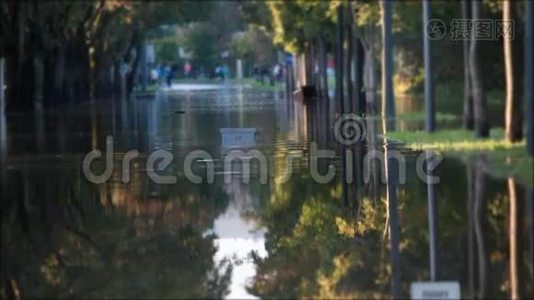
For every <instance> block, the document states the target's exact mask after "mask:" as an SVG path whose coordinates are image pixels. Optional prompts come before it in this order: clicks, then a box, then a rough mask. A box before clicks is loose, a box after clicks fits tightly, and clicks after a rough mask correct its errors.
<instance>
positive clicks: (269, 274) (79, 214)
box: [0, 84, 534, 298]
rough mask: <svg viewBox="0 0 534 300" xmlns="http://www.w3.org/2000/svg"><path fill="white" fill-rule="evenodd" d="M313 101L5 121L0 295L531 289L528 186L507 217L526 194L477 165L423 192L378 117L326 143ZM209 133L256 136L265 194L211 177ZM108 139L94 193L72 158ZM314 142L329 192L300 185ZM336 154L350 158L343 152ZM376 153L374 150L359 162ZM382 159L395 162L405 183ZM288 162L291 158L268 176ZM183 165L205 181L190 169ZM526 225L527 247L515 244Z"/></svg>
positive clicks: (215, 146) (163, 101)
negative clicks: (440, 285) (330, 174)
mask: <svg viewBox="0 0 534 300" xmlns="http://www.w3.org/2000/svg"><path fill="white" fill-rule="evenodd" d="M173 88H174V87H173ZM330 104H331V103H330ZM328 105H329V103H326V102H324V101H322V100H321V99H319V100H318V102H317V104H312V105H308V106H305V105H303V104H302V103H294V102H293V101H287V100H286V97H285V96H284V95H282V94H280V93H278V92H263V91H257V90H254V89H252V88H249V87H246V86H232V85H226V84H225V85H215V86H210V87H209V88H206V87H203V86H185V87H184V86H177V87H176V88H174V89H173V90H171V91H162V92H159V93H158V94H157V95H156V97H155V98H154V99H150V100H148V99H143V100H135V99H126V98H124V97H122V98H121V97H119V98H117V99H114V100H110V101H104V100H102V101H100V102H94V103H88V104H80V105H78V106H73V107H69V108H65V109H64V110H57V111H42V112H41V113H40V114H35V115H33V116H32V117H27V116H21V115H13V116H8V123H9V128H7V127H6V126H4V125H5V122H4V120H3V119H2V120H0V121H2V122H4V123H2V126H1V128H2V130H1V131H0V150H2V152H0V154H2V156H1V157H0V159H1V163H2V170H1V172H2V178H1V180H2V182H1V183H2V193H1V197H2V210H1V220H2V221H1V222H2V229H1V230H2V231H1V238H2V250H1V251H2V266H1V268H2V273H1V279H2V286H1V289H2V290H1V291H2V297H6V298H7V297H8V296H16V295H21V296H22V297H53V298H57V297H81V296H84V297H95V298H103V297H108V298H133V297H137V298H140V297H141V298H146V297H151V298H156V297H158V298H164V297H165V298H177V297H182V298H191V297H215V298H220V297H230V298H234V297H238V298H241V297H247V298H248V297H298V298H309V297H322V298H333V297H345V298H354V297H363V298H384V297H391V296H393V297H407V296H408V287H409V284H410V283H411V282H413V281H421V280H428V278H431V279H432V278H436V277H438V279H439V280H453V281H459V282H460V284H461V287H462V295H465V296H466V297H483V296H494V297H505V296H512V295H520V296H523V297H532V296H533V295H534V294H533V290H532V287H531V286H534V284H533V282H534V275H532V274H534V273H533V267H532V266H533V265H532V264H533V259H532V255H533V254H532V253H534V250H533V249H534V246H532V245H534V238H533V237H534V233H533V232H534V231H533V229H532V228H533V226H532V223H533V222H532V220H533V215H534V213H533V209H532V207H533V206H532V190H531V189H530V192H529V193H528V194H529V195H531V196H530V200H529V201H528V202H527V203H528V204H527V205H529V206H527V207H528V208H529V209H527V210H522V209H520V207H521V204H520V203H521V200H520V198H521V196H520V195H522V192H523V190H524V189H525V187H523V186H519V185H517V183H515V184H514V187H515V188H514V190H513V191H515V193H514V195H515V196H516V197H515V198H517V200H516V201H513V198H514V197H511V196H512V194H511V193H510V192H509V191H511V190H509V189H508V187H509V186H510V185H507V183H506V182H505V181H503V180H495V179H491V178H488V177H487V176H486V175H485V174H484V166H485V163H484V160H483V157H479V156H476V157H474V158H473V159H470V160H469V163H467V164H466V165H464V164H463V163H462V162H460V161H457V160H453V159H450V158H445V160H444V161H443V162H442V163H441V164H440V165H439V167H438V168H437V169H436V170H435V174H434V175H436V176H439V177H440V183H439V184H438V185H435V186H432V188H430V189H429V186H427V185H426V184H425V183H424V182H422V181H421V180H420V179H419V178H418V177H417V176H416V171H415V169H416V168H415V161H416V158H417V156H418V155H419V154H420V153H418V152H413V151H408V150H406V149H403V148H402V147H401V146H400V145H396V144H392V143H384V142H383V141H382V140H381V139H379V138H377V136H378V135H379V134H380V126H381V124H380V122H381V121H380V120H377V119H369V120H367V128H368V134H367V140H366V142H365V143H363V144H361V145H355V146H353V147H347V148H345V149H343V148H341V147H340V145H337V144H336V143H335V140H334V138H333V136H332V132H331V126H332V124H333V121H334V120H333V119H332V118H333V116H332V115H330V114H328V113H326V112H325V111H327V110H325V107H328ZM368 108H369V109H368V113H369V114H370V115H371V116H372V115H374V114H373V111H374V108H373V107H372V105H369V107H368ZM399 111H400V110H399ZM177 112H180V113H177ZM412 125H413V124H408V123H406V124H405V125H401V126H399V127H400V128H403V126H406V128H412V127H411V126H412ZM414 126H416V125H414ZM6 128H7V129H6ZM221 128H258V129H259V130H261V133H262V140H261V143H258V145H256V147H257V149H259V150H261V151H263V152H264V153H265V154H266V156H267V157H268V158H269V160H270V161H269V163H270V169H269V171H270V172H269V175H270V176H269V179H270V180H269V181H268V183H267V184H265V185H263V184H260V183H259V182H258V176H257V174H255V173H254V172H253V174H252V178H251V180H250V183H249V184H243V183H242V182H241V179H242V176H240V174H239V172H237V174H235V176H233V180H232V182H230V183H228V184H226V183H224V180H223V172H222V171H223V169H222V167H223V163H222V159H223V158H224V156H223V155H224V153H225V152H224V151H223V147H222V139H221V136H220V129H221ZM43 129H44V130H43ZM106 135H112V136H113V137H114V141H115V144H114V148H115V156H114V172H113V175H112V178H111V180H109V181H108V182H106V183H104V184H100V185H94V184H91V183H89V182H88V181H87V180H86V179H85V178H84V177H83V173H82V172H81V162H82V160H83V156H84V155H85V154H86V153H87V152H89V151H90V150H92V149H95V148H102V147H103V145H104V144H105V143H104V141H105V137H106ZM7 137H9V138H7ZM311 141H316V142H317V145H318V148H319V149H335V150H336V153H338V154H337V155H338V156H337V157H336V158H333V159H321V160H319V170H320V172H321V174H325V173H326V170H327V168H328V166H329V165H330V164H332V165H334V166H335V167H336V169H337V173H336V177H335V179H334V180H333V181H331V182H330V183H328V184H318V183H316V182H314V181H313V180H312V178H311V176H310V173H309V162H310V159H309V142H311ZM133 149H136V150H138V151H139V153H140V155H139V157H138V158H136V159H134V160H133V161H132V163H131V170H130V176H131V181H130V183H128V184H124V183H122V182H121V174H122V173H121V168H120V167H121V166H122V157H123V155H124V153H126V152H127V151H129V150H133ZM159 149H163V150H168V151H170V152H172V154H173V155H174V160H173V162H172V164H171V165H170V166H169V167H168V168H167V169H165V170H163V171H161V175H171V174H172V175H175V176H177V183H176V184H173V185H158V184H154V183H153V182H152V181H151V180H149V178H148V176H147V175H146V165H145V162H146V159H147V157H148V155H149V154H150V153H151V152H152V151H154V150H159ZM197 149H202V150H205V151H207V152H209V153H210V154H211V155H212V157H213V162H214V165H215V173H216V174H217V175H216V176H215V182H214V184H207V183H202V184H193V183H191V182H189V181H188V180H186V178H185V176H184V174H183V172H182V170H183V160H184V157H185V156H186V155H187V153H189V152H190V151H191V150H197ZM348 149H350V150H351V151H352V153H353V155H352V157H351V159H345V158H343V157H342V156H341V154H342V153H344V151H345V150H348ZM100 150H103V149H100ZM373 150H378V151H384V153H383V154H384V155H382V156H381V158H380V159H372V160H370V161H367V160H365V159H364V157H365V155H366V154H367V153H369V152H370V151H373ZM399 151H400V152H399ZM391 153H402V154H403V155H404V157H405V159H406V166H407V172H406V174H407V176H406V182H405V183H402V182H399V178H398V174H399V169H400V168H399V165H398V162H397V160H396V159H395V156H391V155H389V154H391ZM288 155H296V156H297V157H298V158H297V159H295V160H293V161H292V165H291V169H292V170H293V173H292V174H291V177H289V178H288V180H282V179H283V178H284V173H285V170H286V169H287V166H286V157H287V156H288ZM347 165H349V166H352V167H353V173H349V169H348V168H347V167H346V166H347ZM193 167H194V168H193V169H194V170H195V173H196V174H198V175H199V176H203V177H204V179H205V176H206V175H205V163H201V162H199V163H198V164H194V166H193ZM96 168H98V166H97V167H96ZM364 168H368V169H367V171H369V175H370V176H369V180H364V178H363V174H365V172H364ZM463 168H467V174H465V175H464V174H462V173H463V172H458V170H463ZM252 169H253V170H254V168H252ZM343 174H344V175H343ZM351 174H352V182H350V181H349V182H344V181H343V178H347V179H348V178H350V177H351ZM382 177H385V180H382ZM205 181H206V180H204V181H203V182H205ZM464 186H465V188H463V187H464ZM432 195H435V199H439V201H433V200H432V198H433V197H432ZM466 199H467V205H466V201H465V200H466ZM432 206H434V207H435V209H432V208H431V207H432ZM523 211H527V212H528V218H529V220H530V222H529V223H528V224H527V223H525V222H521V221H520V220H521V218H522V217H521V216H522V213H523ZM430 212H434V213H430ZM514 214H515V215H517V216H516V217H514ZM523 217H526V216H523ZM429 222H430V224H429ZM431 224H434V225H431ZM525 224H526V225H525ZM429 225H430V226H429ZM438 225H439V226H438ZM512 225H513V226H512ZM527 225H528V226H527ZM438 227H439V229H440V230H439V247H438V243H437V232H438V230H437V228H438ZM429 230H430V234H429ZM527 231H528V233H529V234H528V236H529V241H530V243H520V242H519V241H518V240H517V236H518V235H519V234H520V233H521V232H527ZM433 232H434V234H432V233H433ZM514 237H515V239H514ZM5 245H9V246H5ZM427 247H429V248H428V251H427ZM438 249H439V254H440V256H439V266H440V268H439V274H438V273H437V264H438V260H437V256H434V255H433V254H432V253H437V252H438ZM514 249H515V250H514ZM527 254H528V255H527ZM429 261H430V262H431V265H432V262H434V263H433V264H434V268H432V267H430V268H429V267H428V265H429ZM401 274H402V276H401ZM524 274H530V275H529V276H526V275H524ZM438 275H439V276H438Z"/></svg>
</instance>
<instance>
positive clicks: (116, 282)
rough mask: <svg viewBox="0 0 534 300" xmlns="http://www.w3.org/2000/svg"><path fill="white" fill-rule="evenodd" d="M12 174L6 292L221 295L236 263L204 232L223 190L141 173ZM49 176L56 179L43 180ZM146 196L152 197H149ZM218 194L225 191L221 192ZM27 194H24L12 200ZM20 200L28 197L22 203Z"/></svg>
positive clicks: (5, 232) (6, 214)
mask: <svg viewBox="0 0 534 300" xmlns="http://www.w3.org/2000/svg"><path fill="white" fill-rule="evenodd" d="M43 175H44V174H33V175H32V176H28V175H27V173H26V172H22V173H20V175H19V176H17V177H16V178H12V179H11V180H12V184H13V186H17V187H22V188H20V189H13V190H10V191H9V193H8V194H7V195H6V196H7V199H9V200H10V202H9V204H8V205H7V206H5V207H4V208H5V209H3V210H2V244H3V245H10V247H2V262H3V263H2V294H3V296H6V297H7V296H16V295H17V293H19V294H20V296H21V297H54V298H56V297H78V296H83V297H95V298H102V297H108V298H133V297H136V298H137V297H142V298H146V297H159V298H163V297H165V298H191V297H213V298H220V297H223V296H224V295H225V294H227V293H228V285H229V280H230V276H231V272H232V268H231V266H230V264H229V263H228V262H227V261H222V262H220V263H218V264H215V263H214V261H213V255H214V253H215V252H216V250H217V249H216V247H215V246H214V239H215V238H216V237H215V236H214V235H205V234H203V232H204V231H205V230H206V229H207V228H209V227H210V226H212V223H213V220H214V219H215V218H216V217H217V215H218V214H220V213H221V212H222V211H223V210H224V209H225V205H227V203H228V199H227V197H226V196H224V195H225V194H224V192H222V191H221V190H220V187H219V188H216V189H203V192H199V190H197V189H201V187H192V186H188V185H181V186H180V185H177V186H173V187H172V188H169V189H167V190H162V191H160V194H158V195H155V194H152V195H150V193H148V189H149V186H148V185H145V184H144V182H145V181H144V178H143V180H141V179H139V178H137V179H136V180H133V181H132V183H131V185H130V186H129V188H128V189H126V188H125V186H123V185H121V184H119V183H110V184H105V185H100V186H93V185H90V184H88V183H86V182H85V181H84V180H82V179H81V178H80V177H79V176H72V175H73V174H70V175H69V174H58V176H57V177H56V180H54V181H53V182H50V181H47V182H46V184H45V183H44V182H43V180H42V178H43V177H42V176H43ZM47 179H48V180H49V179H50V178H47ZM147 195H148V196H147ZM221 195H222V196H221ZM14 199H21V200H14ZM22 199H25V200H24V201H23V200H22Z"/></svg>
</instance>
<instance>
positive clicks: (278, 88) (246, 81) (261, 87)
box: [236, 78, 285, 91]
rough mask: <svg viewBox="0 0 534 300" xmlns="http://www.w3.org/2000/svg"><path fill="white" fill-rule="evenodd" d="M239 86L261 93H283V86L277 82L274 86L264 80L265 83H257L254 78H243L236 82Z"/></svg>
mask: <svg viewBox="0 0 534 300" xmlns="http://www.w3.org/2000/svg"><path fill="white" fill-rule="evenodd" d="M236 82H237V83H239V84H244V85H250V86H251V87H252V88H253V89H256V90H262V91H283V90H284V89H285V87H284V84H283V83H280V82H277V83H275V84H274V85H271V84H269V80H268V79H265V81H264V82H265V83H264V84H262V83H261V82H257V81H256V79H254V78H243V79H240V80H236Z"/></svg>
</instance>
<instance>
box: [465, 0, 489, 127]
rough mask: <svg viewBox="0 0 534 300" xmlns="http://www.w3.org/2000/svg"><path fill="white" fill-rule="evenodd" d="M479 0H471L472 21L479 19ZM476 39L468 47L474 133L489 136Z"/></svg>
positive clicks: (480, 2) (473, 30)
mask: <svg viewBox="0 0 534 300" xmlns="http://www.w3.org/2000/svg"><path fill="white" fill-rule="evenodd" d="M481 6H482V1H481V0H473V1H472V2H471V9H472V14H473V21H476V20H479V19H480V10H481ZM475 33H476V26H472V32H471V36H473V37H474V36H476V35H475ZM478 51H479V50H478V41H477V39H476V38H472V39H471V44H470V48H469V63H470V67H471V82H472V85H473V108H474V109H473V111H474V116H475V135H476V136H477V137H488V136H489V125H488V119H487V118H488V116H487V100H486V91H485V89H484V83H483V80H482V74H481V71H480V67H479V62H478Z"/></svg>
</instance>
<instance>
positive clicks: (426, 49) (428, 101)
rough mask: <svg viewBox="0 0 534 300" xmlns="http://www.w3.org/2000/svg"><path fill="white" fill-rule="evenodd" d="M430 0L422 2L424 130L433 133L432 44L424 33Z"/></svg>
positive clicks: (428, 15)
mask: <svg viewBox="0 0 534 300" xmlns="http://www.w3.org/2000/svg"><path fill="white" fill-rule="evenodd" d="M430 15H431V13H430V0H423V53H424V54H423V56H424V62H425V129H426V131H427V132H434V130H435V127H436V124H435V118H434V82H433V70H432V67H433V66H432V43H431V42H430V38H429V37H428V32H426V25H427V24H428V21H429V20H430Z"/></svg>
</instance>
